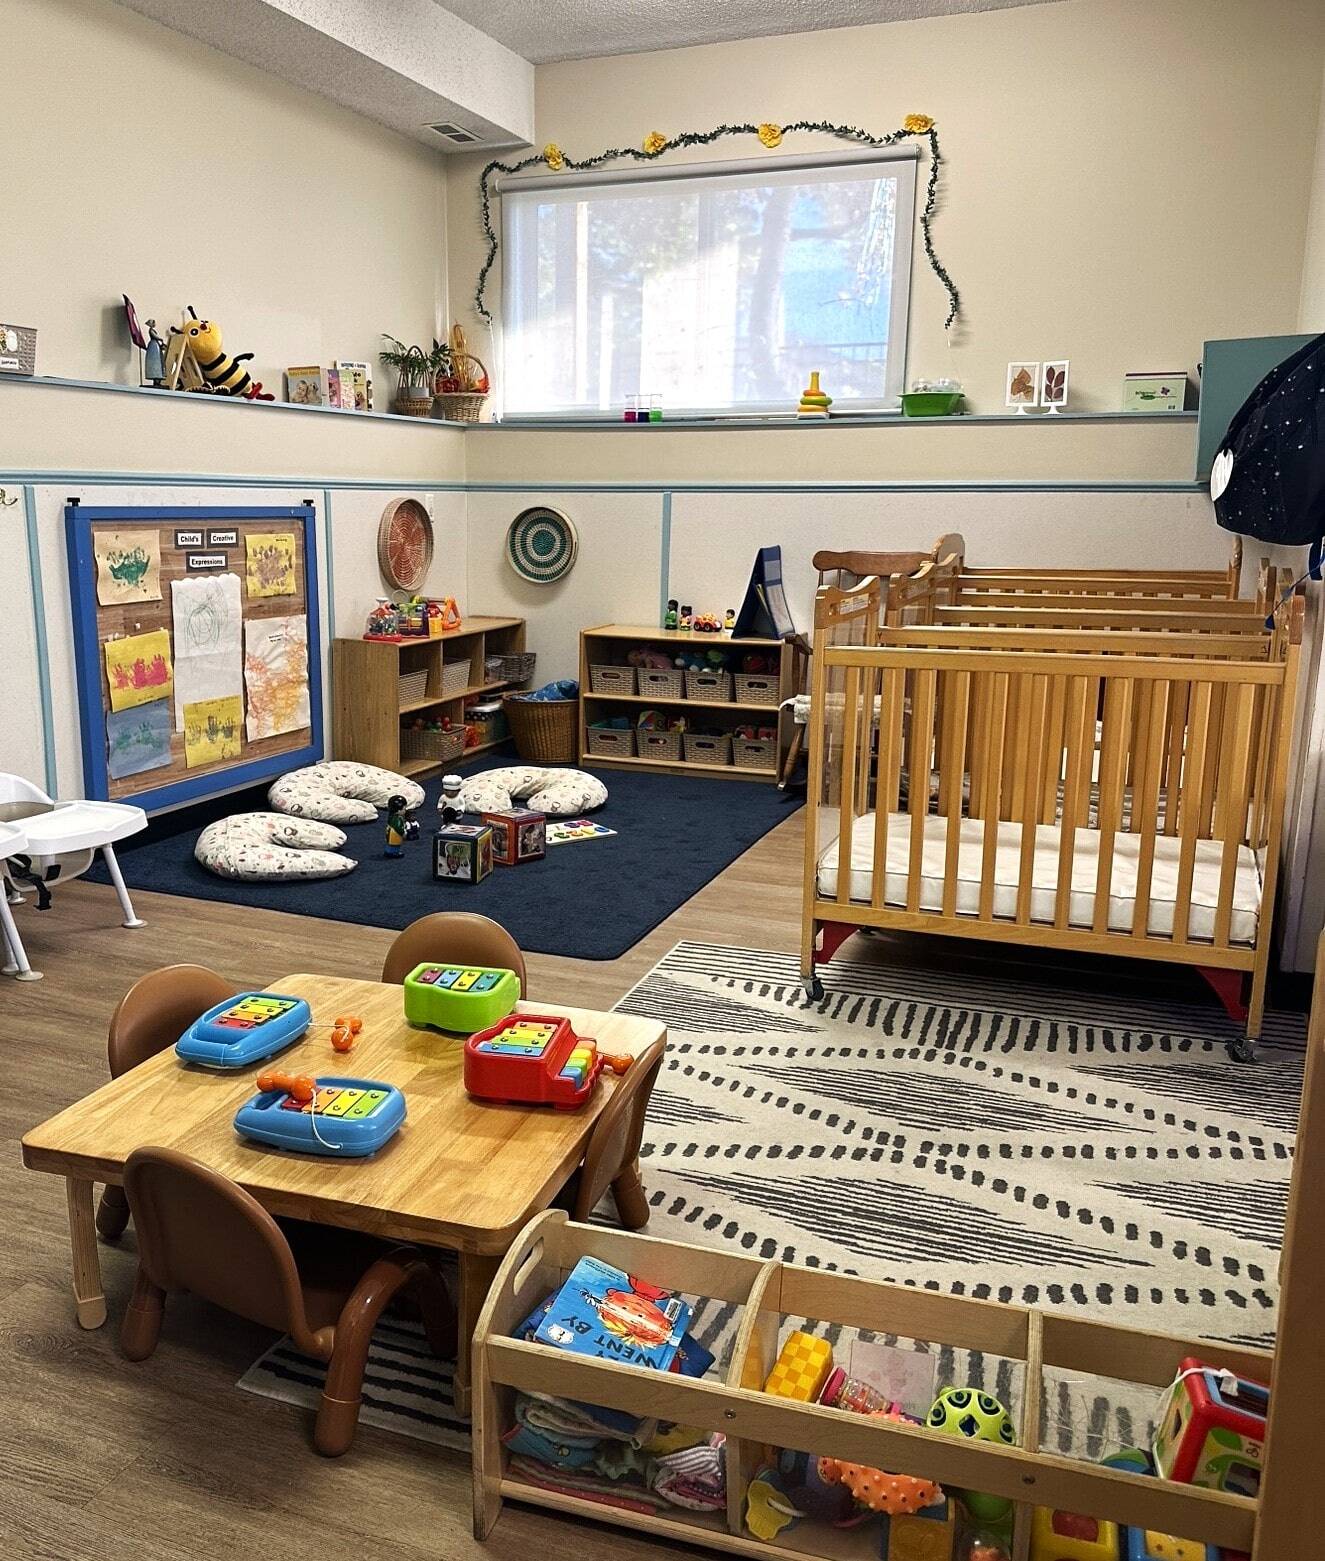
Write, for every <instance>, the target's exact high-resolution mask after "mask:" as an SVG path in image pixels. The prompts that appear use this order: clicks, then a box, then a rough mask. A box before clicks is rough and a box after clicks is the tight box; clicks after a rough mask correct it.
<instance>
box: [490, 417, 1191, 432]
mask: <svg viewBox="0 0 1325 1561" xmlns="http://www.w3.org/2000/svg"><path fill="white" fill-rule="evenodd" d="M1196 416H1197V414H1196V413H1195V412H1194V411H1192V412H1088V411H1087V412H1026V413H1018V412H957V413H954V414H953V415H952V416H951V417H904V416H903V415H902V413H901V412H843V413H841V414H840V415H838V416H836V417H828V418H822V417H803V418H798V417H796V416H794V415H791V414H780V413H770V414H768V415H767V416H764V417H681V416H677V417H667V416H664V417H663V420H662V422H660V423H649V424H647V425H646V426H647V428H648V431H649V432H650V433H666V432H667V431H668V430H669V429H673V430H674V429H678V428H684V429H687V430H694V429H699V430H706V431H715V432H719V433H722V432H728V431H731V430H745V429H752V428H796V429H801V428H926V427H933V426H935V425H936V424H951V423H968V424H988V423H1021V424H1025V425H1026V426H1029V425H1030V424H1032V423H1056V424H1064V423H1194V422H1195V421H1196ZM470 426H471V427H472V428H475V429H479V430H488V431H492V430H494V429H504V430H505V431H507V432H508V433H509V432H511V431H512V430H514V431H517V432H518V431H519V430H522V429H523V430H524V431H526V432H533V433H546V432H556V433H595V434H597V433H602V432H603V431H604V430H611V431H615V432H617V433H622V434H634V435H635V436H636V437H642V434H641V429H640V425H639V424H638V423H627V422H626V421H625V419H624V418H621V417H615V418H611V417H561V418H557V417H511V418H506V419H505V420H503V421H501V422H490V423H473V424H471V425H470Z"/></svg>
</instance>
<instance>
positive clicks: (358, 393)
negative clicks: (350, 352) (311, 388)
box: [332, 358, 371, 412]
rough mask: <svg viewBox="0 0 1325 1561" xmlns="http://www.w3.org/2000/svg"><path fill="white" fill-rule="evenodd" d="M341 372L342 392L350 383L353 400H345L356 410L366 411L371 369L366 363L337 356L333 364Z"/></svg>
mask: <svg viewBox="0 0 1325 1561" xmlns="http://www.w3.org/2000/svg"><path fill="white" fill-rule="evenodd" d="M332 366H333V367H334V368H335V369H337V370H338V371H339V373H340V378H341V386H342V393H343V390H344V387H345V386H347V385H348V387H349V391H350V395H351V396H352V398H353V399H352V400H350V401H348V402H344V403H343V404H344V405H347V406H350V407H352V408H353V409H354V411H356V412H366V411H368V408H369V401H368V381H369V378H370V377H371V371H370V370H369V367H368V365H367V364H366V363H356V362H354V361H353V360H352V359H350V358H337V359H336V361H335V363H334V364H333V365H332Z"/></svg>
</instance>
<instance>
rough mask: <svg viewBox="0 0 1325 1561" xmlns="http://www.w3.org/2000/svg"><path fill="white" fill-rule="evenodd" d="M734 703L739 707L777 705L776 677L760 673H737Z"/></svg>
mask: <svg viewBox="0 0 1325 1561" xmlns="http://www.w3.org/2000/svg"><path fill="white" fill-rule="evenodd" d="M736 702H737V704H741V705H775V704H777V703H778V680H777V677H776V676H773V675H769V674H767V673H762V672H760V673H754V672H738V673H737V674H736Z"/></svg>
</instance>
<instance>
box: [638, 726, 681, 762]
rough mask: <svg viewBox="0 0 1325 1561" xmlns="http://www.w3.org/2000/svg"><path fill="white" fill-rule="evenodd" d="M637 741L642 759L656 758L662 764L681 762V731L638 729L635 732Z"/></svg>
mask: <svg viewBox="0 0 1325 1561" xmlns="http://www.w3.org/2000/svg"><path fill="white" fill-rule="evenodd" d="M635 742H636V746H637V747H638V750H639V756H640V758H641V759H656V760H657V761H658V763H660V764H677V763H679V762H680V759H681V734H680V732H648V731H638V732H636V733H635Z"/></svg>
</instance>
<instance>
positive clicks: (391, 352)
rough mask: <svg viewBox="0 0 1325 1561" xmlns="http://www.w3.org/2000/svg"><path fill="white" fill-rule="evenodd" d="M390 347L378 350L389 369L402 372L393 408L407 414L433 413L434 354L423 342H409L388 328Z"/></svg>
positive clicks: (387, 339)
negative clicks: (413, 344) (415, 344)
mask: <svg viewBox="0 0 1325 1561" xmlns="http://www.w3.org/2000/svg"><path fill="white" fill-rule="evenodd" d="M382 340H383V341H384V342H385V343H386V347H385V348H384V349H383V350H382V352H380V353H379V354H378V356H379V357H380V358H381V360H382V362H383V363H384V364H385V365H386V366H387V368H389V369H395V371H396V373H397V374H398V375H399V382H398V384H397V387H396V398H395V400H394V401H393V402H392V403H391V409H392V411H394V412H399V413H400V414H401V415H402V416H404V417H428V416H430V415H431V413H432V393H433V391H432V387H433V375H434V369H433V361H432V359H433V355H432V354H431V353H427V352H424V350H423V348H422V347H419V346H406V345H405V343H404V342H403V341H400V340H398V339H397V338H396V337H395V336H389V335H387V333H386V332H385V331H383V333H382Z"/></svg>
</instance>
